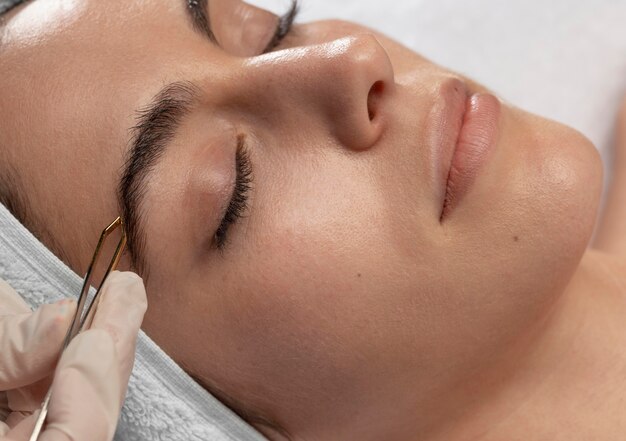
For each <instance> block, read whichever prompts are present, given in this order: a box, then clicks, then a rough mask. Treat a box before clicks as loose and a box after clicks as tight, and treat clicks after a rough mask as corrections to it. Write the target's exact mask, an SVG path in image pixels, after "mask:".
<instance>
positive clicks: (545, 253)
mask: <svg viewBox="0 0 626 441" xmlns="http://www.w3.org/2000/svg"><path fill="white" fill-rule="evenodd" d="M502 129H503V130H502V135H501V137H500V139H499V142H498V147H497V148H498V150H497V154H496V155H495V156H494V158H493V159H494V161H493V162H492V163H491V164H489V168H488V169H487V170H486V172H485V174H484V175H483V176H481V179H480V181H477V185H476V186H475V187H474V189H473V190H472V194H471V195H468V196H469V197H468V198H467V199H466V200H467V201H468V202H470V203H468V204H466V205H464V206H463V207H462V208H461V209H459V210H458V211H457V212H456V213H454V214H455V216H456V218H457V219H458V223H457V224H455V225H452V226H451V227H450V230H449V231H448V233H449V238H450V240H449V241H448V242H447V243H446V245H445V246H444V249H443V250H442V251H443V254H442V256H441V267H442V268H448V271H449V274H450V275H451V277H452V278H455V279H457V280H456V281H455V282H453V283H454V284H455V291H453V292H452V295H453V296H455V300H456V301H457V306H458V307H457V308H455V309H453V310H450V314H449V316H448V320H449V321H451V322H454V323H457V324H461V325H462V327H461V328H465V329H460V330H461V331H462V332H460V333H459V335H462V334H463V332H468V331H469V330H471V332H473V333H475V334H477V335H482V336H487V337H486V338H485V339H484V341H485V342H486V341H488V340H491V342H492V343H491V344H492V345H494V344H495V345H502V346H506V345H507V344H508V343H510V341H511V339H513V338H517V336H518V335H519V334H520V333H523V332H526V331H525V330H527V329H529V328H532V326H530V325H531V324H532V323H533V322H536V321H537V320H540V319H541V317H543V316H544V315H545V313H546V311H547V310H548V309H549V308H550V307H551V305H552V304H553V302H554V301H555V300H556V299H557V298H558V296H559V295H560V294H561V292H562V291H563V289H564V288H565V286H566V284H567V283H568V281H569V280H570V278H571V276H572V274H573V272H574V271H575V269H576V268H577V266H578V263H579V261H580V258H581V256H582V254H583V253H584V251H585V248H586V246H587V243H588V240H589V238H590V235H591V232H592V228H593V225H594V221H595V216H596V210H597V206H598V200H599V194H600V189H601V182H602V172H601V163H600V161H599V156H598V154H597V151H596V150H595V148H594V147H593V145H591V144H590V143H589V141H588V140H587V139H585V138H584V137H583V136H582V135H580V134H579V133H578V132H576V131H574V130H572V129H570V128H567V127H565V126H562V125H560V124H557V123H554V122H552V121H548V120H545V119H543V118H539V117H536V116H533V115H530V114H526V113H525V112H521V111H519V110H513V111H511V112H507V118H506V120H505V121H504V124H503V126H502ZM459 293H468V294H471V295H459ZM457 314H458V316H457ZM494 329H497V330H498V331H497V332H496V333H494V332H493V330H494ZM458 341H464V339H463V338H460V339H459V340H458Z"/></svg>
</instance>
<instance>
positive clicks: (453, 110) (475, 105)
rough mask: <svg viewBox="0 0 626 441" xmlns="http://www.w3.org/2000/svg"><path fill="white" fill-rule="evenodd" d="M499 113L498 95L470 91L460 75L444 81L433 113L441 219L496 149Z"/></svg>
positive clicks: (459, 200) (451, 208) (450, 209)
mask: <svg viewBox="0 0 626 441" xmlns="http://www.w3.org/2000/svg"><path fill="white" fill-rule="evenodd" d="M499 115H500V101H499V100H498V99H497V98H496V97H495V96H493V95H491V94H489V93H482V92H481V93H475V94H470V93H469V91H468V89H467V87H466V85H465V83H463V82H462V81H460V80H458V79H456V78H454V79H451V80H448V81H446V82H445V83H443V84H442V86H441V88H440V95H439V99H438V100H437V102H436V104H435V106H433V111H432V112H431V117H432V118H433V121H432V124H433V126H432V127H433V129H432V130H433V133H432V138H431V139H432V141H433V145H432V148H433V157H434V158H435V164H436V166H437V172H438V173H435V175H436V176H437V177H438V180H439V185H438V186H437V188H440V189H441V190H440V191H441V194H440V197H441V207H442V208H441V215H440V222H442V221H443V220H444V219H446V218H447V217H448V216H449V215H450V213H451V212H452V211H453V210H454V209H455V208H456V207H457V206H458V205H459V203H460V202H461V201H462V199H463V197H464V196H465V195H466V194H467V192H468V190H469V189H470V188H471V186H472V184H473V183H474V182H475V180H476V177H477V175H478V173H479V172H480V170H481V169H482V168H483V165H484V163H485V162H486V160H487V159H488V157H489V156H490V155H489V153H490V152H491V151H492V150H493V149H494V147H495V141H496V136H497V132H498V120H499Z"/></svg>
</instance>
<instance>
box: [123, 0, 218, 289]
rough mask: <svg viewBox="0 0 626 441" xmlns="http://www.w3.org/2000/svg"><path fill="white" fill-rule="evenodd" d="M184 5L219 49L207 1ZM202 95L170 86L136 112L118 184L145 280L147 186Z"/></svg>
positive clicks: (189, 0)
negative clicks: (150, 177)
mask: <svg viewBox="0 0 626 441" xmlns="http://www.w3.org/2000/svg"><path fill="white" fill-rule="evenodd" d="M183 1H184V3H185V5H184V6H185V8H184V9H185V11H186V12H187V17H188V18H189V20H190V23H191V27H192V28H193V30H194V31H195V32H198V33H199V34H200V35H202V36H203V37H205V38H206V39H207V40H208V41H209V42H210V43H212V44H214V45H216V46H218V47H219V43H218V42H217V39H216V38H215V34H213V31H212V30H211V21H210V19H209V15H208V11H209V7H208V3H207V1H208V0H183ZM200 95H201V94H200V89H199V88H198V86H196V85H195V84H194V83H192V82H189V81H178V82H174V83H170V84H167V85H166V86H164V87H163V88H162V89H161V90H160V91H159V92H157V93H156V94H155V95H154V97H153V98H152V100H151V101H150V104H148V106H146V107H145V108H142V109H139V110H137V111H136V113H137V114H138V116H137V124H136V125H135V126H134V127H131V129H130V131H131V142H130V144H131V146H130V148H129V149H128V153H127V155H126V160H125V162H124V165H123V169H122V173H121V177H120V180H119V182H118V187H117V199H118V205H119V206H120V211H121V213H122V219H124V227H125V230H126V235H127V237H128V242H127V249H128V253H129V255H130V260H131V264H132V266H133V267H134V268H135V269H136V270H137V271H138V272H140V273H141V275H142V276H143V277H144V279H146V280H147V278H148V271H149V268H148V264H147V260H146V258H145V246H146V234H145V231H144V228H143V222H142V220H143V219H142V218H143V214H144V213H143V211H142V202H143V199H144V196H145V193H146V183H147V181H148V177H149V175H150V174H151V172H152V171H153V170H154V168H155V167H156V165H157V163H158V161H159V159H160V158H161V157H162V156H163V153H164V152H165V150H166V149H167V146H168V144H169V143H170V141H171V140H172V139H173V138H174V136H175V134H176V132H177V131H178V129H179V127H180V125H181V123H182V120H183V117H184V116H185V115H186V114H188V113H189V112H190V111H191V109H192V108H193V107H194V105H195V103H196V102H197V101H198V98H199V96H200Z"/></svg>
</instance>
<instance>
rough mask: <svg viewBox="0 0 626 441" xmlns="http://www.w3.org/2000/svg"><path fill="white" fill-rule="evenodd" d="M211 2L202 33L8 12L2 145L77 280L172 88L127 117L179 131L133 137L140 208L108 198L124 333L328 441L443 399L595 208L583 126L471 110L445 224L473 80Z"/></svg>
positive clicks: (80, 12) (537, 313)
mask: <svg viewBox="0 0 626 441" xmlns="http://www.w3.org/2000/svg"><path fill="white" fill-rule="evenodd" d="M190 3H192V5H195V4H198V5H199V6H200V7H201V6H202V3H203V2H202V1H198V2H190ZM208 6H209V8H208V10H207V15H210V17H208V16H207V23H208V24H209V25H210V27H211V28H212V33H213V35H214V38H215V40H217V42H219V44H220V46H221V47H220V46H218V45H216V44H215V43H214V42H212V41H210V39H209V37H208V33H207V29H208V27H209V26H202V23H197V24H196V27H195V28H194V27H193V26H192V19H191V17H190V14H188V11H187V9H188V8H190V6H188V4H187V2H186V1H183V0H180V1H166V0H151V1H134V2H128V1H118V0H111V1H106V2H102V1H97V0H81V1H60V0H36V1H34V2H32V3H30V4H28V5H27V6H25V7H22V8H20V9H18V10H17V11H14V12H11V14H10V15H9V16H8V18H9V20H8V23H7V25H6V28H5V33H4V43H3V47H2V52H1V54H0V60H1V61H0V78H2V92H1V93H0V99H1V105H0V116H1V120H2V121H3V129H2V132H1V133H0V142H1V144H2V146H3V149H5V151H4V152H3V153H2V154H0V155H2V158H3V161H4V162H5V163H6V164H12V167H13V168H14V169H16V170H17V171H18V172H19V178H20V179H19V182H21V183H22V185H23V187H24V189H25V192H26V193H27V194H28V199H29V201H30V204H31V205H32V207H33V208H34V211H35V213H36V217H37V218H38V219H39V220H40V221H41V220H43V219H45V220H46V224H47V229H48V231H49V233H50V235H51V236H52V237H54V238H55V240H56V242H57V244H58V245H59V247H60V248H61V249H63V250H64V251H65V253H66V255H67V258H66V260H67V261H68V263H70V264H71V265H72V267H73V268H74V269H75V270H76V271H78V272H81V271H83V270H84V269H85V267H86V265H87V263H88V261H89V258H90V253H91V252H92V249H93V246H94V245H95V241H96V240H97V236H98V234H99V232H100V231H101V230H102V228H103V227H104V226H105V225H106V224H107V223H108V222H110V221H111V220H112V219H113V218H115V217H116V216H117V214H118V213H120V210H123V209H122V208H118V207H121V206H124V205H123V204H120V205H118V198H117V194H116V190H117V188H118V180H119V179H120V177H121V175H122V174H123V167H124V164H125V161H127V159H128V158H129V156H130V147H131V144H132V142H133V140H137V137H136V136H135V138H133V135H137V133H138V130H139V128H140V127H138V128H137V129H135V130H134V131H132V130H130V128H132V127H134V126H137V125H138V119H137V118H138V116H139V115H140V113H138V109H139V110H142V111H143V113H141V114H142V115H143V116H148V115H147V110H146V109H147V106H148V105H149V104H150V103H151V102H152V101H153V97H154V96H155V95H156V94H157V93H158V92H159V91H160V90H161V89H162V88H163V87H164V86H167V85H168V84H170V83H174V82H178V83H180V84H179V85H178V86H177V87H176V86H174V87H170V88H169V90H168V91H169V95H171V96H166V95H164V94H163V95H162V97H167V98H170V100H169V101H165V103H162V104H163V105H162V106H161V107H162V108H163V107H165V108H167V109H169V111H170V114H169V115H166V116H165V117H164V116H163V115H162V116H161V119H159V118H157V117H156V116H155V115H153V116H154V118H152V120H150V121H148V122H146V123H145V124H144V125H142V126H141V128H146V127H148V126H150V127H152V128H154V127H157V128H158V127H161V128H163V125H164V124H165V122H167V121H172V120H176V121H177V122H178V123H180V124H179V127H178V128H177V129H176V130H170V131H169V132H167V133H166V135H167V136H165V137H164V138H160V139H157V138H154V137H153V138H150V137H149V136H145V137H144V138H142V139H140V141H142V142H143V144H142V145H143V146H144V147H145V145H146V144H149V143H150V141H154V142H157V143H159V142H160V144H159V145H161V147H162V148H161V150H160V151H159V152H158V153H156V154H154V153H153V154H152V156H150V154H148V155H144V156H143V157H140V158H139V159H138V160H136V161H135V162H133V165H134V166H135V168H141V167H143V166H145V165H146V163H147V162H150V167H149V168H148V169H143V171H141V172H139V173H138V175H139V176H138V177H135V178H134V179H130V177H129V176H127V178H128V179H127V181H126V184H128V188H129V191H128V192H127V195H128V196H129V197H130V199H132V201H134V203H135V204H136V205H137V207H136V208H135V209H134V211H133V214H134V216H135V217H136V218H137V219H138V220H137V222H136V223H133V222H131V221H130V217H131V216H130V214H131V213H130V212H129V211H128V207H129V206H130V205H127V206H125V207H126V210H127V211H122V212H123V213H125V215H126V216H127V217H128V218H129V222H130V225H129V227H130V229H131V230H132V231H131V232H132V233H133V234H137V235H138V237H142V238H143V247H142V246H141V241H139V240H137V239H136V238H135V242H134V243H133V244H132V245H133V247H134V249H135V250H140V251H141V250H143V253H142V259H141V261H142V262H143V265H142V266H141V272H142V273H143V275H144V277H146V281H147V288H148V293H149V302H150V307H149V310H148V314H147V316H146V320H145V322H144V329H145V330H146V332H147V333H148V334H149V335H150V336H151V337H152V338H153V339H154V340H155V341H156V342H157V343H158V344H159V345H160V346H161V347H162V348H163V349H165V350H166V352H168V353H169V354H170V355H171V356H172V357H173V358H174V359H175V360H176V361H178V362H179V363H181V364H182V366H184V367H185V368H186V369H187V370H188V371H189V372H190V373H191V374H192V375H194V376H196V377H197V378H198V379H199V380H201V381H203V382H205V383H207V384H208V383H211V384H212V383H215V384H217V385H219V388H220V390H221V391H223V392H224V393H225V394H230V395H232V396H234V397H239V398H241V399H242V400H243V401H244V402H245V403H246V405H249V406H250V407H251V408H258V409H263V411H264V412H265V413H266V414H267V415H271V416H272V418H275V419H276V420H278V421H281V422H282V424H284V425H286V426H287V427H288V428H289V427H292V428H293V427H298V428H299V430H300V433H302V435H303V436H304V437H306V436H307V435H315V436H317V435H319V434H320V432H319V430H322V428H332V427H333V426H334V427H335V428H336V431H335V434H337V431H339V430H340V429H339V428H340V427H341V424H342V421H345V419H346V418H348V416H350V417H351V418H355V419H357V420H358V419H363V420H367V419H368V418H374V417H375V418H376V419H378V420H379V421H384V419H385V414H384V411H383V410H381V409H388V412H390V413H397V409H399V408H406V406H411V405H417V404H416V403H421V402H422V401H423V400H425V398H428V397H431V398H432V397H434V396H442V395H446V394H448V392H449V390H451V389H452V388H453V385H455V384H458V382H459V381H463V380H464V379H467V378H468V376H469V375H473V374H475V373H476V372H480V371H484V370H485V369H487V368H488V367H489V366H490V364H491V363H493V360H494V359H495V358H497V357H496V355H497V354H502V353H503V352H504V350H505V349H506V348H510V347H512V346H513V345H514V344H515V342H516V341H518V340H520V339H521V338H522V337H523V336H524V335H525V334H526V333H528V332H529V329H533V326H534V325H535V324H537V323H539V321H540V320H541V318H542V317H543V316H544V315H545V313H546V311H547V310H548V309H549V308H550V306H551V305H553V303H554V301H555V299H556V298H557V296H558V294H559V293H560V292H561V291H562V290H563V289H564V287H565V285H566V283H567V282H568V280H569V278H570V276H571V274H572V273H573V271H574V269H575V267H576V265H577V263H578V261H579V259H580V256H581V254H582V252H583V251H584V249H585V246H586V243H587V240H588V238H589V236H590V233H591V228H592V225H593V222H594V218H595V211H596V206H597V199H598V195H599V191H600V185H601V184H600V182H601V168H600V161H599V157H598V155H597V153H596V151H595V149H594V148H593V146H592V145H591V144H590V143H589V141H588V140H587V139H585V138H584V137H583V136H582V135H580V134H579V133H577V132H576V131H574V130H572V129H569V128H567V127H564V126H562V125H560V124H557V123H555V122H552V121H548V120H546V119H543V118H539V117H537V116H533V115H530V114H528V113H525V112H523V111H521V110H519V109H516V108H514V107H512V106H510V105H509V104H507V103H504V102H503V103H500V105H497V102H496V103H494V102H491V105H492V106H493V110H494V112H495V113H494V114H493V115H495V119H494V120H493V123H494V124H495V126H494V127H495V129H496V130H495V132H494V135H495V137H494V140H493V141H494V142H493V145H492V148H491V149H490V150H489V152H488V154H487V155H486V158H485V159H486V160H485V161H484V162H483V163H481V164H480V166H479V167H477V170H478V173H477V175H476V177H475V179H473V180H472V181H471V182H470V185H469V186H468V187H467V188H466V190H465V191H462V192H458V194H459V195H460V196H462V197H457V198H456V199H455V198H453V200H454V203H453V204H452V205H451V207H448V208H447V209H446V210H445V213H444V216H443V217H442V212H443V211H444V210H443V208H444V204H447V202H445V201H446V200H448V199H449V198H446V192H447V190H446V183H447V180H446V178H447V176H448V171H449V169H450V157H449V155H448V153H446V151H445V149H444V147H443V146H444V145H454V140H455V139H456V137H457V135H458V129H459V126H460V123H461V120H462V116H461V117H459V115H461V114H458V113H457V114H454V113H447V112H448V111H450V109H455V108H456V109H457V112H458V103H459V102H463V103H464V102H465V96H466V95H469V94H472V93H475V92H481V91H482V92H486V91H487V90H486V89H485V88H484V87H482V86H480V85H478V84H476V83H474V82H472V81H470V80H468V79H466V78H464V77H463V76H461V75H459V74H457V73H454V72H451V71H449V70H447V69H444V68H442V67H440V66H437V65H435V64H433V63H431V62H430V61H428V60H426V59H424V58H423V57H421V56H419V55H417V54H415V53H413V52H412V51H410V50H408V49H407V48H405V47H403V46H401V45H400V44H398V43H396V42H394V41H392V40H390V39H388V38H386V37H384V36H382V35H380V34H378V33H376V32H374V31H372V30H369V29H366V28H364V27H362V26H359V25H356V24H353V23H346V22H338V21H324V22H316V23H309V24H298V25H296V26H294V28H293V29H292V31H291V32H290V33H289V34H288V35H287V36H286V37H285V38H284V40H282V41H281V42H280V43H279V44H278V46H277V47H275V48H273V49H272V50H271V51H270V52H268V53H265V54H263V51H264V49H266V48H267V47H268V46H270V45H271V44H272V39H273V36H274V35H275V32H276V25H277V23H278V19H277V17H276V16H275V15H273V14H271V13H270V12H267V11H265V10H262V9H258V8H255V7H252V6H249V5H247V4H245V3H243V2H241V1H239V0H210V1H209V5H208ZM384 8H385V6H383V5H382V4H381V12H384ZM189 11H190V12H192V13H193V11H194V10H193V9H190V10H189ZM196 12H197V11H196ZM196 18H198V19H199V20H201V14H197V15H196ZM381 19H382V18H381ZM467 50H470V51H471V50H472V48H467ZM511 81H515V79H514V78H511ZM192 95H197V96H194V97H193V98H192ZM459 96H461V97H462V100H461V101H459V100H460V98H459ZM185 103H188V104H191V106H190V107H191V108H190V109H188V110H183V109H182V106H183V105H184V104H185ZM455 106H456V107H455ZM172 114H173V115H174V116H172ZM168 118H169V119H168ZM446 140H448V141H447V143H446ZM7 146H8V149H7ZM4 156H6V158H5V157H4ZM141 158H143V159H141ZM150 159H153V160H152V161H149V160H150ZM471 159H472V158H470V160H471ZM142 161H143V162H142ZM470 162H471V161H470ZM3 172H4V170H3ZM249 180H251V181H250V182H247V181H249ZM140 181H141V182H143V183H144V184H143V185H140V184H138V183H139V182H140ZM246 183H247V184H248V185H246ZM133 185H134V186H133ZM246 186H247V187H249V190H248V191H247V192H245V188H246ZM235 190H238V191H244V192H245V197H244V196H242V195H239V197H235V198H234V200H232V198H231V195H232V194H233V192H234V191H235ZM448 190H449V189H448ZM246 197H247V198H246ZM244 199H246V200H245V201H244ZM132 201H131V202H132ZM229 207H230V215H229V216H227V218H228V217H230V218H231V219H236V222H235V223H233V224H232V225H230V227H229V228H225V225H224V223H223V219H224V217H225V213H226V212H227V211H228V210H229ZM233 209H234V211H233ZM237 214H239V215H241V216H240V217H239V218H238V219H237ZM226 220H228V219H226ZM220 225H221V226H220ZM142 231H143V233H142ZM68 232H71V234H68ZM49 245H50V243H49ZM135 257H139V256H138V255H135ZM415 391H421V392H422V393H420V394H418V393H415ZM426 391H428V393H427V394H426ZM431 401H432V400H431ZM329 403H332V405H330V404H329ZM357 409H358V412H359V414H358V415H359V416H358V417H356V416H355V412H357ZM390 418H391V417H390ZM322 422H323V423H322ZM316 430H317V431H318V432H316Z"/></svg>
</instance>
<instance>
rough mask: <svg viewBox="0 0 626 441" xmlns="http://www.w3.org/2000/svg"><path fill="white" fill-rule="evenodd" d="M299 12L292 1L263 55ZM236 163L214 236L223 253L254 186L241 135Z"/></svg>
mask: <svg viewBox="0 0 626 441" xmlns="http://www.w3.org/2000/svg"><path fill="white" fill-rule="evenodd" d="M298 11H299V3H298V0H292V3H291V8H289V11H287V13H286V14H284V15H283V16H281V17H279V19H278V24H277V25H276V32H275V33H274V36H273V37H272V40H271V41H270V43H269V44H268V45H267V47H266V48H265V50H264V51H263V53H266V52H270V51H272V50H274V49H275V48H276V47H277V46H278V45H279V44H280V43H281V42H282V41H283V39H284V38H285V37H286V36H287V35H288V34H289V32H290V31H291V29H292V26H293V23H294V21H295V19H296V17H297V15H298ZM235 163H236V169H237V178H236V180H235V188H234V190H233V195H232V197H231V199H230V203H229V204H228V208H227V209H226V213H225V214H224V217H223V218H222V221H221V222H220V225H219V227H217V230H216V231H215V234H214V243H215V246H216V247H217V249H218V250H220V251H223V250H224V247H225V246H226V242H227V239H228V235H227V233H228V230H229V228H230V226H231V225H233V224H235V223H236V222H237V220H238V219H240V218H241V217H242V216H243V213H244V212H245V211H246V209H247V208H248V193H249V191H250V187H251V184H252V165H251V163H250V155H249V154H248V150H247V148H246V144H245V137H244V136H243V135H239V136H238V137H237V153H236V159H235Z"/></svg>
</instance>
